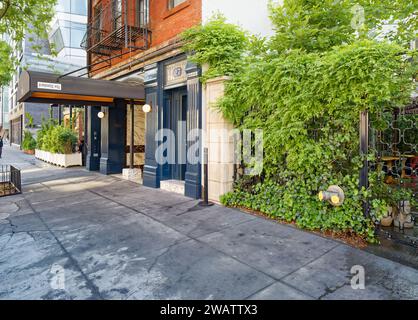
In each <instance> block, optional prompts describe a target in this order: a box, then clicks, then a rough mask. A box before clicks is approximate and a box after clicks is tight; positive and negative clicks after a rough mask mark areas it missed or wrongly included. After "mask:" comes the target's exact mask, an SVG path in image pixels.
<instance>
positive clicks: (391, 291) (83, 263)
mask: <svg viewBox="0 0 418 320" xmlns="http://www.w3.org/2000/svg"><path fill="white" fill-rule="evenodd" d="M6 163H9V164H15V165H17V166H18V167H22V169H23V183H24V190H23V191H24V193H23V194H22V195H18V196H13V197H6V198H0V299H367V298H368V299H418V270H415V269H413V268H410V267H406V266H403V265H401V264H398V263H395V262H392V261H389V260H386V259H384V258H381V257H377V256H375V255H373V254H370V253H367V252H364V251H361V250H357V249H354V248H351V247H349V246H347V245H344V244H341V243H339V242H336V241H333V240H329V239H325V238H322V237H320V236H317V235H313V234H310V233H306V232H303V231H300V230H296V229H294V228H292V227H289V226H283V225H280V224H277V223H275V222H272V221H268V220H265V219H263V218H259V217H255V216H252V215H249V214H246V213H243V212H240V211H237V210H232V209H227V208H223V207H220V206H214V207H211V208H206V209H203V208H200V207H198V206H197V201H194V200H190V199H188V198H185V197H183V196H179V195H175V194H170V193H167V192H164V191H160V190H154V189H149V188H145V187H142V186H138V185H136V184H132V183H130V182H127V181H123V180H120V179H118V178H116V177H106V176H102V175H99V174H96V173H89V172H87V171H85V170H83V169H59V168H56V167H52V166H48V165H44V164H42V163H40V162H38V161H36V160H34V159H33V157H31V156H26V155H23V154H22V153H21V152H20V151H17V150H13V149H11V148H7V147H6V148H5V150H4V158H3V159H1V160H0V164H6ZM355 265H360V266H362V267H364V269H365V275H366V289H365V290H353V289H352V288H351V285H350V283H351V279H352V277H353V275H352V274H351V273H350V271H351V268H352V267H353V266H355Z"/></svg>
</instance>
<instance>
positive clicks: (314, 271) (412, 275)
mask: <svg viewBox="0 0 418 320" xmlns="http://www.w3.org/2000/svg"><path fill="white" fill-rule="evenodd" d="M353 266H362V267H364V270H365V276H366V283H365V285H366V289H365V290H353V289H352V288H351V279H352V277H353V275H352V274H351V269H352V267H353ZM283 282H285V283H287V284H290V285H292V286H294V287H297V288H299V289H300V290H302V291H303V292H307V293H309V294H310V295H312V296H314V297H316V298H321V299H331V298H336V299H337V298H342V297H348V298H349V299H361V298H366V299H368V298H376V299H378V298H379V299H380V298H384V299H418V270H415V269H412V268H409V267H406V266H402V265H400V264H397V263H395V262H392V261H389V260H386V259H383V258H380V257H377V256H374V255H371V254H368V253H366V252H364V251H360V250H357V249H354V248H351V247H349V246H346V245H341V246H338V247H337V248H335V249H333V250H332V251H330V252H329V253H327V254H326V255H324V256H322V257H321V258H319V259H318V260H316V261H314V262H312V263H310V264H309V265H306V266H305V267H303V268H301V269H300V270H298V271H296V272H295V273H293V274H291V275H289V276H288V277H286V278H284V279H283Z"/></svg>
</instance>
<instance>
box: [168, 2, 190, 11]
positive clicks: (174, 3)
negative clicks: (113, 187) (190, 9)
mask: <svg viewBox="0 0 418 320" xmlns="http://www.w3.org/2000/svg"><path fill="white" fill-rule="evenodd" d="M186 1H187V0H168V8H169V9H173V8H174V7H177V6H178V5H179V4H182V3H183V2H186Z"/></svg>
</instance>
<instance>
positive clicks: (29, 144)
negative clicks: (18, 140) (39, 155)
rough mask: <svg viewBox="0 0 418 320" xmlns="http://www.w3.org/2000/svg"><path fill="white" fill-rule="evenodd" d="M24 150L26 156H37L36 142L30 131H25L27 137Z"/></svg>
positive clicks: (24, 140)
mask: <svg viewBox="0 0 418 320" xmlns="http://www.w3.org/2000/svg"><path fill="white" fill-rule="evenodd" d="M22 149H23V152H24V153H26V154H30V155H34V154H35V149H36V140H35V139H34V138H33V136H32V133H31V132H30V131H28V130H26V131H25V135H24V138H23V142H22Z"/></svg>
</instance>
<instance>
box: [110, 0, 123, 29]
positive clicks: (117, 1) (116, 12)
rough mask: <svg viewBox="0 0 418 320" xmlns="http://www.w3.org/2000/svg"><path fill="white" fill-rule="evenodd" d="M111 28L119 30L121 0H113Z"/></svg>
mask: <svg viewBox="0 0 418 320" xmlns="http://www.w3.org/2000/svg"><path fill="white" fill-rule="evenodd" d="M112 15H113V28H114V30H119V29H120V28H121V27H122V0H113V10H112Z"/></svg>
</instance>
